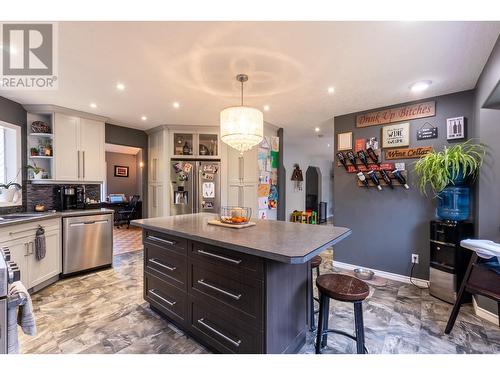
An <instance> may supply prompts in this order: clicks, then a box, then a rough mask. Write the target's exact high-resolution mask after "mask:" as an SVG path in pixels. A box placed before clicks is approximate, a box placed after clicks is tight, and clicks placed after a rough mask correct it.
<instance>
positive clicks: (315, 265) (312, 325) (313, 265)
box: [309, 255, 323, 332]
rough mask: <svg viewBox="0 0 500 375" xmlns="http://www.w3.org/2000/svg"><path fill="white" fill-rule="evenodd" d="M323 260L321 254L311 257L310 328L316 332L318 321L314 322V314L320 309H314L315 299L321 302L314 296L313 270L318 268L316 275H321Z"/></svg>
mask: <svg viewBox="0 0 500 375" xmlns="http://www.w3.org/2000/svg"><path fill="white" fill-rule="evenodd" d="M322 262H323V259H321V257H320V256H319V255H316V256H314V257H313V258H312V259H311V298H310V299H309V304H310V306H311V307H310V308H311V322H310V330H311V332H314V331H315V330H316V323H315V322H314V315H315V314H317V313H318V312H319V310H314V301H317V302H318V303H319V298H316V297H314V282H313V270H314V269H315V270H316V277H319V276H320V274H319V266H320V265H321V263H322Z"/></svg>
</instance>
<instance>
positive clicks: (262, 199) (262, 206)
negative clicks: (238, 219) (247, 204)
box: [259, 197, 269, 210]
mask: <svg viewBox="0 0 500 375" xmlns="http://www.w3.org/2000/svg"><path fill="white" fill-rule="evenodd" d="M267 200H268V198H267V197H259V210H264V209H267V206H268V204H269V203H268V201H267Z"/></svg>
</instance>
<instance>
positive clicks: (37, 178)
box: [33, 171, 43, 180]
mask: <svg viewBox="0 0 500 375" xmlns="http://www.w3.org/2000/svg"><path fill="white" fill-rule="evenodd" d="M33 177H34V179H35V180H41V179H42V177H43V171H40V172H38V173H33Z"/></svg>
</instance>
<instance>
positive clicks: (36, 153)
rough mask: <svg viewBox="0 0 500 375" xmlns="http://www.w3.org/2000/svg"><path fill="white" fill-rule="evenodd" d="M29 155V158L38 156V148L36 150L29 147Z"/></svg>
mask: <svg viewBox="0 0 500 375" xmlns="http://www.w3.org/2000/svg"><path fill="white" fill-rule="evenodd" d="M30 153H31V156H38V155H39V154H40V152H39V150H38V148H36V147H31V148H30Z"/></svg>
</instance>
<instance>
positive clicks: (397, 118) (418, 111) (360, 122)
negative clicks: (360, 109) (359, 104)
mask: <svg viewBox="0 0 500 375" xmlns="http://www.w3.org/2000/svg"><path fill="white" fill-rule="evenodd" d="M435 115H436V102H434V101H432V102H425V103H418V104H411V105H406V106H404V107H397V108H389V109H384V110H381V111H375V112H368V113H364V114H362V115H357V116H356V127H357V128H366V127H367V126H375V125H382V124H390V123H393V122H402V121H407V120H413V119H416V118H424V117H432V116H435Z"/></svg>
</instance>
